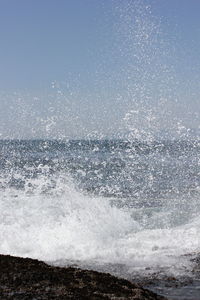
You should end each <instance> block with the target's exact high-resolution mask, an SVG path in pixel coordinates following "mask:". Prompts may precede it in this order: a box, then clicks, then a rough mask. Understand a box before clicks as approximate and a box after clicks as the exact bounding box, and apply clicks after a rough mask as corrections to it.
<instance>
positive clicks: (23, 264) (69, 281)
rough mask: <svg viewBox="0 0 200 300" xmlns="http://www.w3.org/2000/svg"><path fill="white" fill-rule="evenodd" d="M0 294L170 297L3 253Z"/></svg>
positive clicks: (19, 297)
mask: <svg viewBox="0 0 200 300" xmlns="http://www.w3.org/2000/svg"><path fill="white" fill-rule="evenodd" d="M0 295H1V300H7V299H12V300H28V299H34V300H36V299H37V300H47V299H48V300H51V299H60V300H62V299H80V300H84V299H85V300H86V299H92V300H93V299H94V300H98V299H105V300H106V299H112V300H114V299H116V300H123V299H137V300H167V298H165V297H163V296H159V295H157V294H156V293H154V292H152V291H150V290H148V289H146V288H143V287H141V285H138V284H136V283H132V282H130V281H128V280H126V279H121V278H117V277H115V276H112V275H110V274H108V273H102V272H96V271H92V270H82V269H80V268H74V267H66V268H64V267H56V266H50V265H48V264H46V263H44V262H42V261H39V260H36V259H31V258H21V257H16V256H10V255H0Z"/></svg>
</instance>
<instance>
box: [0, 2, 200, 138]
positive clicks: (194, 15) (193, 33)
mask: <svg viewBox="0 0 200 300" xmlns="http://www.w3.org/2000/svg"><path fill="white" fill-rule="evenodd" d="M136 6H137V7H138V6H139V7H140V10H139V11H138V10H137V8H136ZM127 7H128V9H127ZM147 7H148V8H147ZM199 11H200V1H198V0H168V1H164V0H152V1H150V0H149V1H147V0H146V1H145V0H143V1H142V0H141V1H139V0H136V1H134V0H133V1H131V0H130V1H127V0H121V1H119V0H101V1H99V0H43V1H41V0H18V1H14V0H0V39H1V47H0V66H1V69H0V105H1V108H2V109H1V112H0V117H1V119H0V134H1V136H2V137H25V138H27V137H59V136H61V137H65V136H66V137H82V136H83V137H84V136H86V137H88V136H89V137H90V136H94V135H95V134H96V133H99V134H100V135H102V136H104V135H105V136H109V135H112V134H113V133H114V132H118V131H119V132H120V131H126V130H128V131H130V130H131V128H133V127H137V129H138V130H142V131H144V130H150V131H152V130H154V129H155V127H157V129H158V128H159V126H160V129H162V126H161V124H160V120H161V119H163V106H162V105H161V106H160V103H161V102H162V101H164V103H165V104H164V110H165V111H166V116H165V118H166V120H165V121H166V122H164V124H165V125H164V128H163V129H166V128H167V127H168V126H169V123H171V120H172V119H173V122H174V124H175V123H176V126H177V123H178V122H179V124H180V123H181V124H182V125H183V126H184V127H198V124H199V111H200V108H199V106H200V105H199V95H200V85H199V78H200V59H199V55H200V54H199V53H200V51H199V50H200V18H199ZM138 15H139V20H140V24H141V25H139V26H143V27H145V28H143V29H141V28H139V27H137V28H136V27H135V23H134V21H135V20H136V19H137V18H138ZM134 18H135V19H134ZM150 27H152V31H151V32H150V30H149V28H150ZM136 31H137V32H136ZM142 34H146V35H148V34H150V35H151V37H150V38H149V40H147V41H144V40H143V38H142V37H141V36H142ZM138 35H141V36H139V37H138ZM136 36H137V39H136ZM150 39H151V40H150ZM141 43H142V45H141ZM140 47H143V48H144V51H143V52H142V51H140V50H141V48H140ZM155 52H156V54H155ZM141 53H142V54H141ZM134 55H135V56H134ZM136 56H137V57H138V56H139V58H136V59H135V57H136ZM136 65H137V66H136ZM153 74H155V76H153ZM136 90H137V93H136ZM147 98H148V99H149V100H148V101H147ZM163 98H164V100H163ZM161 100H162V101H161ZM147 102H148V103H147ZM133 110H137V111H139V112H138V114H140V111H142V110H143V111H144V110H147V114H146V115H149V114H151V115H152V114H153V115H155V116H154V117H153V119H155V118H156V122H154V123H155V124H154V123H153V122H152V124H149V123H151V121H149V120H148V122H149V123H148V122H147V121H146V120H145V122H146V123H145V124H146V125H145V126H144V127H142V123H144V122H143V121H144V120H143V119H144V117H143V115H145V114H144V113H143V114H141V115H142V117H140V118H138V120H137V122H136V121H135V117H134V114H133V115H132V116H131V117H130V118H132V120H131V121H130V120H129V122H128V125H127V124H124V123H126V122H127V121H124V120H126V119H127V118H126V117H127V114H128V113H129V112H130V111H133ZM150 111H151V112H150ZM161 112H162V114H160V113H161ZM194 114H195V117H194ZM170 118H171V119H170ZM169 119H170V121H169ZM27 122H28V126H27ZM16 124H17V130H16ZM150 127H152V128H153V129H151V128H150ZM174 128H175V125H174Z"/></svg>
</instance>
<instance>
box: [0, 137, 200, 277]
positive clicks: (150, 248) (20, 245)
mask: <svg viewBox="0 0 200 300" xmlns="http://www.w3.org/2000/svg"><path fill="white" fill-rule="evenodd" d="M199 154H200V144H199V142H195V141H176V140H175V141H162V142H161V141H160V142H152V143H150V144H147V143H141V142H138V141H135V142H132V143H130V142H126V141H122V140H94V141H86V140H78V141H68V142H63V141H47V140H46V141H45V140H29V141H28V140H27V141H17V140H16V141H1V143H0V155H1V161H0V190H1V193H0V210H1V214H0V240H1V243H0V252H1V253H3V254H12V255H18V256H23V257H32V258H37V259H42V260H45V261H49V262H55V261H59V262H60V263H64V262H65V261H68V262H69V261H71V262H78V263H79V264H81V263H82V264H88V265H91V266H92V265H93V264H95V265H101V266H102V265H104V264H105V265H106V264H113V265H119V266H120V265H121V266H122V265H123V266H125V267H126V268H124V272H125V273H134V272H140V273H141V272H145V270H149V269H151V270H152V271H161V270H162V272H164V273H165V272H166V273H169V274H173V275H178V274H180V273H184V272H186V271H188V270H190V268H191V265H190V264H191V263H190V261H189V259H188V258H187V256H185V255H186V254H187V255H188V254H194V253H196V252H198V251H199V248H200V237H199V229H200V219H199V213H200V202H199V196H200V194H199V193H200V189H199V186H200V176H199V175H200V174H199V173H200V167H199V163H200V156H199ZM121 269H122V271H120V272H122V273H123V268H121ZM121 269H120V270H121ZM121 275H127V274H121Z"/></svg>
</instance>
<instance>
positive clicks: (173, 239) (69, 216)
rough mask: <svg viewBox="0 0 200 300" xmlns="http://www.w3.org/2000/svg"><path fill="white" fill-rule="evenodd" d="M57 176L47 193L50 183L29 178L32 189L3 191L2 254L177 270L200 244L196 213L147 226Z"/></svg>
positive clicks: (107, 202)
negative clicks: (176, 222) (187, 218)
mask: <svg viewBox="0 0 200 300" xmlns="http://www.w3.org/2000/svg"><path fill="white" fill-rule="evenodd" d="M56 180H57V181H56V184H57V187H56V189H54V191H53V192H52V193H49V194H47V193H42V192H41V191H43V189H44V186H45V185H47V186H48V182H47V181H48V180H47V178H46V179H45V178H43V177H41V178H40V181H38V179H37V180H35V181H34V180H32V186H33V185H35V186H37V188H36V189H35V190H34V192H33V191H32V192H31V191H30V189H29V188H27V189H25V190H24V191H16V190H11V189H7V190H5V191H2V192H1V198H0V210H1V215H0V240H1V243H0V253H3V254H11V255H18V256H23V257H26V256H28V257H32V258H37V259H42V260H46V261H52V262H53V261H56V260H62V261H64V260H79V261H82V262H84V261H90V262H92V261H95V262H97V261H98V262H99V263H113V264H119V263H120V264H125V265H127V266H128V267H129V268H130V269H131V270H133V269H135V270H137V269H145V268H146V267H151V268H154V269H155V268H166V269H167V268H171V270H172V268H173V269H174V272H178V271H180V270H181V269H184V268H185V265H184V264H185V260H183V259H181V256H182V255H184V254H187V253H192V252H194V251H198V249H199V248H200V237H199V234H198V232H199V229H200V220H199V218H198V217H197V216H196V217H195V218H193V219H192V220H190V222H188V223H187V224H183V225H181V226H175V227H168V228H167V227H165V228H162V229H161V228H160V223H159V222H158V227H157V228H156V226H155V225H154V227H153V228H152V229H151V228H149V229H148V226H147V227H146V228H145V226H144V224H142V222H141V223H140V222H139V221H138V222H136V221H135V220H134V218H133V217H132V216H131V214H132V215H134V214H136V211H134V214H133V210H134V209H132V210H128V209H126V210H124V209H120V208H117V207H115V206H113V205H111V204H110V202H109V200H108V199H106V198H95V197H89V196H86V195H83V194H81V193H80V192H77V191H76V190H75V188H74V186H73V183H72V182H71V180H69V179H68V178H66V177H63V176H61V177H58V178H57V179H56ZM36 183H37V184H36ZM140 213H141V212H140ZM163 213H164V212H162V213H161V214H163ZM168 213H169V212H168V211H166V214H168ZM157 214H158V213H157ZM154 222H155V215H154Z"/></svg>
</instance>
